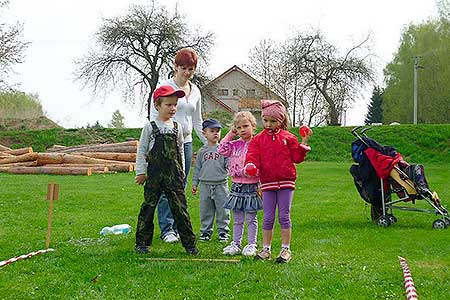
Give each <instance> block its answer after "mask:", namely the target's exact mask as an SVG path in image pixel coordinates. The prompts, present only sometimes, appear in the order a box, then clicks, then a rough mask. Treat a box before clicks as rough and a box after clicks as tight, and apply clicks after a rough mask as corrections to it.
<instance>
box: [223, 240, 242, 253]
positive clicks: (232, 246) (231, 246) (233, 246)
mask: <svg viewBox="0 0 450 300" xmlns="http://www.w3.org/2000/svg"><path fill="white" fill-rule="evenodd" d="M240 252H241V247H239V245H238V244H236V243H235V242H234V241H232V242H231V244H229V245H228V246H226V247H225V248H223V254H225V255H237V254H239V253H240Z"/></svg>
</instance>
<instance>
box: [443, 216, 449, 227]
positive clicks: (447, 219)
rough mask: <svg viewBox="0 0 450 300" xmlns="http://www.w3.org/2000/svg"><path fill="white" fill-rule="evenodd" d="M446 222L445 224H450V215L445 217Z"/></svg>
mask: <svg viewBox="0 0 450 300" xmlns="http://www.w3.org/2000/svg"><path fill="white" fill-rule="evenodd" d="M444 222H445V224H447V226H450V218H449V217H444Z"/></svg>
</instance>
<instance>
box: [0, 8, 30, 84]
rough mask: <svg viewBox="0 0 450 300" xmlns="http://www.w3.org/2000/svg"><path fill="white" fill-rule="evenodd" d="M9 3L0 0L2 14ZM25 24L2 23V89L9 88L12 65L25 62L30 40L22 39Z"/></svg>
mask: <svg viewBox="0 0 450 300" xmlns="http://www.w3.org/2000/svg"><path fill="white" fill-rule="evenodd" d="M8 4H9V1H7V0H0V14H1V13H2V10H3V9H4V8H6V7H7V6H8ZM22 31H23V25H22V24H21V23H16V24H14V25H7V24H5V23H0V89H1V90H3V89H5V88H7V86H8V84H7V77H8V74H9V73H10V72H11V71H12V66H13V65H15V64H19V63H22V62H23V59H24V52H25V49H26V48H27V46H28V42H24V41H22V40H21V35H22Z"/></svg>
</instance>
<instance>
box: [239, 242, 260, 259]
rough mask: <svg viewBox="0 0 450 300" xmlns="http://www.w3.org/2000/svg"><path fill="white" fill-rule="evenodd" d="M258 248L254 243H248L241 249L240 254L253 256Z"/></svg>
mask: <svg viewBox="0 0 450 300" xmlns="http://www.w3.org/2000/svg"><path fill="white" fill-rule="evenodd" d="M257 251H258V249H257V248H256V245H255V244H248V245H247V246H245V247H244V249H242V255H244V256H255V255H256V252H257Z"/></svg>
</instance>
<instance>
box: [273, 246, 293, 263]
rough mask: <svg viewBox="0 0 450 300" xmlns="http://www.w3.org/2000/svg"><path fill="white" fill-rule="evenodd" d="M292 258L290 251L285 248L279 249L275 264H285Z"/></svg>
mask: <svg viewBox="0 0 450 300" xmlns="http://www.w3.org/2000/svg"><path fill="white" fill-rule="evenodd" d="M291 258H292V254H291V250H289V249H287V248H281V251H280V255H278V257H277V259H276V262H277V263H279V264H285V263H287V262H289V261H290V260H291Z"/></svg>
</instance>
